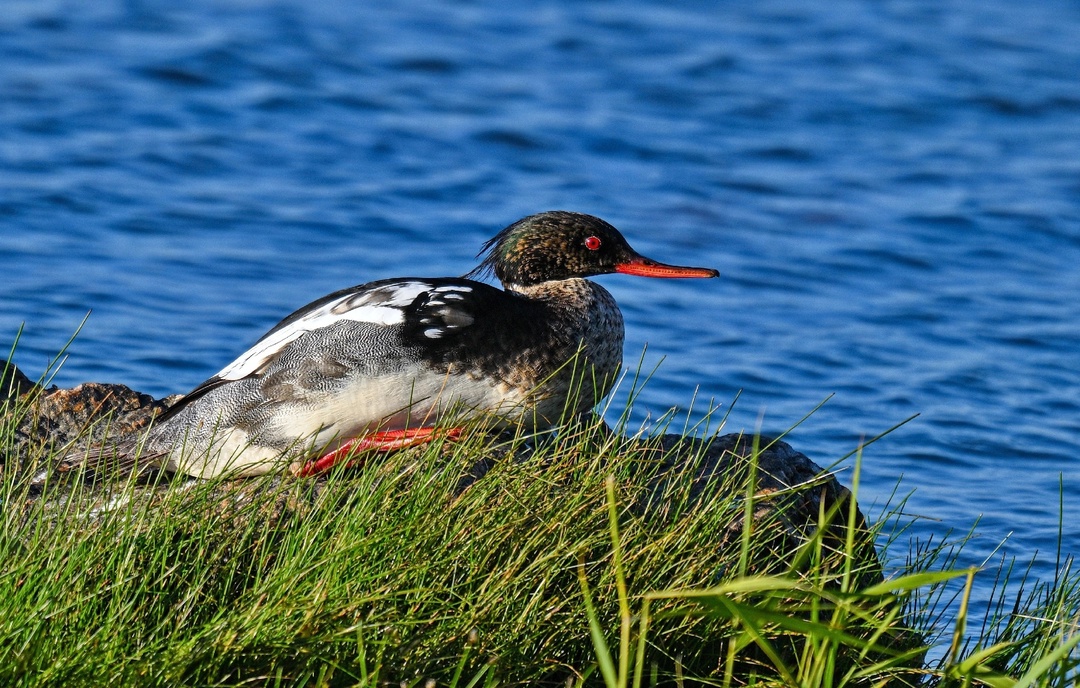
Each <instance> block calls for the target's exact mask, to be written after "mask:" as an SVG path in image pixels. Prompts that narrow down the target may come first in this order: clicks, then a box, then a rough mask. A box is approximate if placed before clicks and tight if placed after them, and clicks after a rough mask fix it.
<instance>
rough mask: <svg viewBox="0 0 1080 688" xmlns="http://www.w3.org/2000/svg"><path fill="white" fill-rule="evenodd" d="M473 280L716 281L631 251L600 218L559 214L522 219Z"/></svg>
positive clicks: (496, 242)
mask: <svg viewBox="0 0 1080 688" xmlns="http://www.w3.org/2000/svg"><path fill="white" fill-rule="evenodd" d="M480 254H481V255H483V256H484V259H483V261H482V262H481V263H480V265H479V266H478V267H477V268H476V269H475V270H473V271H472V272H470V273H469V276H474V275H479V274H482V273H485V272H489V271H490V272H492V273H494V275H495V277H497V278H498V279H499V281H500V282H502V283H503V284H515V285H520V286H529V285H532V284H539V283H540V282H550V281H555V280H564V279H570V278H573V277H589V276H590V275H604V274H608V273H612V272H622V273H626V274H631V275H641V276H643V277H716V276H717V275H718V274H719V273H718V272H717V271H716V270H711V269H708V268H684V267H678V266H674V265H664V264H663V263H657V262H656V261H654V260H650V259H648V258H645V257H644V256H641V255H640V254H638V252H637V251H635V250H634V249H632V248H630V244H628V243H626V239H624V238H623V236H622V234H620V233H619V230H617V229H615V228H614V227H612V226H611V225H609V224H608V223H606V222H604V221H603V220H601V219H600V218H598V217H593V216H592V215H585V214H583V213H571V212H566V211H563V210H554V211H550V212H546V213H539V214H537V215H530V216H529V217H526V218H523V219H521V220H518V221H517V222H515V223H514V224H512V225H510V226H509V227H507V228H506V229H504V230H502V231H501V232H499V233H498V234H497V235H496V236H495V237H494V238H493V239H491V241H489V242H487V243H486V244H484V248H483V250H481V252H480Z"/></svg>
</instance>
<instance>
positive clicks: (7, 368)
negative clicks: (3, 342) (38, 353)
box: [0, 361, 38, 402]
mask: <svg viewBox="0 0 1080 688" xmlns="http://www.w3.org/2000/svg"><path fill="white" fill-rule="evenodd" d="M37 387H38V385H37V383H35V382H34V381H33V380H31V379H30V378H28V377H26V376H25V375H23V373H22V371H21V370H19V369H18V368H16V367H15V364H14V363H8V362H7V361H2V362H0V402H4V401H7V400H8V399H12V398H16V397H20V396H22V395H24V394H28V393H29V392H31V391H33V390H35V389H37Z"/></svg>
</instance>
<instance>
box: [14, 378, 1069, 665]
mask: <svg viewBox="0 0 1080 688" xmlns="http://www.w3.org/2000/svg"><path fill="white" fill-rule="evenodd" d="M18 403H19V404H26V403H28V399H27V398H23V399H22V400H21V401H19V402H18ZM25 411H26V408H25V407H20V408H11V409H9V410H8V412H7V413H6V415H5V419H6V420H5V425H4V430H3V431H2V432H0V447H11V446H13V444H14V442H15V438H14V437H13V432H12V430H11V428H12V427H14V426H13V424H12V422H11V418H13V417H14V416H16V415H18V414H19V413H22V412H25ZM533 439H534V438H529V437H502V438H498V439H493V438H491V437H489V436H487V435H484V434H482V433H475V434H472V435H467V436H466V437H465V439H464V440H463V441H461V442H457V443H454V444H445V445H439V444H436V445H433V446H430V447H425V448H418V449H414V450H407V451H404V452H400V453H398V454H394V455H389V456H381V457H378V459H377V460H371V461H369V463H368V465H367V466H366V467H365V468H364V469H362V470H338V471H336V472H335V473H333V474H332V475H330V476H329V477H328V478H327V479H326V480H321V481H314V480H295V479H282V478H273V477H267V478H260V479H254V480H246V481H235V482H231V483H230V482H227V481H205V482H183V481H179V480H174V481H171V482H167V483H166V482H163V483H162V484H160V485H158V486H150V487H146V486H136V485H134V484H132V483H130V482H122V481H121V482H118V483H113V484H109V485H107V486H99V487H92V486H86V485H84V484H82V483H80V482H79V481H75V480H70V479H69V480H67V481H66V482H64V483H63V484H52V485H48V486H47V488H46V490H45V494H44V495H43V496H41V495H37V494H35V493H34V491H33V490H32V489H31V488H30V486H29V480H28V476H29V475H31V474H32V473H33V472H35V471H34V467H35V466H36V465H46V464H48V463H49V462H51V461H52V457H50V456H47V455H36V456H29V457H27V456H24V457H21V460H22V461H23V462H24V463H25V464H27V465H24V466H23V470H14V468H15V467H14V466H13V465H11V464H12V463H13V461H9V463H8V465H6V466H5V467H4V471H3V473H2V477H3V486H2V487H0V494H2V498H3V504H4V511H3V522H2V526H0V561H2V562H3V565H2V569H0V685H5V686H7V685H11V686H54V685H55V686H102V685H113V686H128V685H131V686H156V685H160V686H177V685H191V686H203V685H207V686H209V685H213V686H239V685H283V686H301V685H304V686H307V685H310V686H322V685H332V686H337V685H342V686H346V685H365V686H366V685H370V686H375V685H387V684H392V685H397V684H401V685H430V684H434V685H454V686H481V685H483V686H488V685H496V684H500V685H506V684H537V683H545V684H553V685H567V684H571V685H572V684H575V683H581V682H584V683H587V684H590V685H591V684H596V685H600V684H604V683H607V684H608V685H627V686H629V685H635V686H637V685H653V684H674V683H678V682H681V683H683V684H698V683H700V682H701V680H705V681H707V682H708V683H711V684H715V685H744V684H747V683H755V684H758V685H795V684H798V685H807V686H839V685H847V684H854V685H905V684H918V683H920V682H924V683H928V684H937V685H980V684H985V685H993V686H1026V685H1078V679H1077V678H1076V666H1077V661H1078V653H1077V651H1076V645H1077V643H1078V642H1080V635H1078V632H1077V616H1076V615H1077V608H1078V604H1080V579H1078V577H1077V576H1076V575H1075V574H1072V573H1071V572H1070V569H1069V565H1068V563H1067V562H1063V563H1062V566H1061V572H1060V577H1059V579H1058V580H1056V581H1052V582H1047V583H1043V584H1035V583H1033V582H1031V581H1027V582H1025V581H1022V580H1021V578H1022V576H1019V575H1017V574H1015V573H1010V574H1008V575H1001V576H999V580H998V583H997V594H998V597H999V599H1000V600H1001V604H1000V605H999V607H998V608H997V609H995V610H992V612H993V615H992V617H991V618H989V619H987V620H985V621H984V620H983V619H981V618H980V619H975V618H973V617H972V615H971V614H970V613H969V611H968V610H967V609H966V608H965V607H964V606H962V605H961V607H960V614H959V620H958V621H956V623H955V624H954V623H953V618H952V617H951V616H950V617H949V618H947V619H946V618H944V617H943V616H942V610H943V608H944V605H945V603H947V602H948V601H949V599H948V598H947V597H944V596H945V595H951V594H953V592H954V591H959V594H960V595H961V596H962V595H963V594H964V590H965V588H964V585H963V584H964V583H965V582H966V583H967V585H968V586H970V583H971V576H974V575H979V576H985V575H990V576H993V575H995V573H994V572H983V573H975V572H967V571H960V572H953V571H951V568H952V561H953V559H952V558H951V557H952V556H953V555H955V548H952V547H951V546H950V545H949V543H944V544H943V545H942V546H938V547H936V548H933V549H932V550H925V549H924V550H921V551H917V552H916V553H915V555H914V557H913V558H912V559H911V561H910V563H909V564H908V565H907V567H906V569H905V570H903V571H900V572H894V573H893V574H892V575H890V576H889V577H888V580H887V582H881V579H880V576H879V573H878V571H877V569H876V562H874V561H872V559H870V558H868V557H867V556H866V554H867V549H866V542H867V539H866V538H867V537H868V535H867V533H866V532H865V531H864V530H863V529H862V528H861V527H860V521H859V519H858V518H857V514H856V513H855V512H854V511H853V509H854V505H853V503H852V502H851V501H850V500H846V501H839V502H835V503H832V505H831V506H827V505H826V503H825V502H822V505H823V506H822V507H821V509H820V510H819V511H818V512H817V513H815V514H812V515H811V517H810V519H809V522H808V523H803V524H801V526H800V525H799V524H797V523H795V522H794V521H793V518H792V513H791V509H793V508H795V507H794V506H792V505H795V504H797V503H803V504H805V503H806V502H805V500H803V501H802V502H799V496H800V495H799V493H800V492H807V491H814V490H821V489H822V485H821V484H815V483H808V484H806V485H802V486H797V487H794V488H792V489H791V490H789V491H780V493H777V492H770V493H764V492H762V491H759V490H757V489H756V486H757V485H758V482H757V480H756V478H757V476H756V465H755V463H754V462H753V461H747V462H745V464H744V465H743V468H742V469H740V470H738V471H732V472H730V473H728V474H726V475H724V476H721V477H719V478H718V479H716V480H712V481H709V483H708V485H707V488H706V489H704V490H701V489H697V488H695V487H693V486H694V485H698V487H700V484H699V483H695V478H696V476H698V473H699V471H698V469H699V468H700V462H701V460H702V456H703V455H704V453H703V449H704V447H705V446H706V445H705V444H703V443H698V444H692V445H687V448H686V450H685V452H686V455H685V457H684V460H683V461H681V462H680V463H679V464H678V466H677V467H674V468H673V467H672V465H671V464H670V462H669V463H665V462H663V461H661V460H658V458H657V457H658V456H659V455H658V454H657V453H656V452H655V451H651V450H650V449H649V447H648V445H645V444H641V443H636V442H630V441H628V440H626V439H625V438H623V437H621V436H619V435H613V434H611V433H610V432H608V431H606V430H605V429H604V428H603V427H602V426H599V425H595V424H594V425H582V426H578V427H576V428H574V429H573V430H568V431H566V432H563V433H562V434H561V435H560V436H559V437H558V438H557V439H555V440H551V441H537V442H534V441H533ZM4 454H5V455H6V456H9V457H10V456H11V455H12V453H11V452H10V451H5V452H4ZM766 507H768V508H766ZM800 518H802V519H803V520H806V517H805V515H803V516H800ZM882 522H883V523H889V519H888V518H886V519H882ZM892 525H895V523H894V522H893V523H892V524H891V525H890V527H892ZM899 533H900V534H899V535H898V536H897V537H896V538H895V539H893V540H892V541H891V542H885V544H886V545H887V546H889V547H892V548H897V547H903V548H906V547H907V546H908V545H907V542H906V541H905V540H904V536H903V531H902V529H901V530H900V531H899ZM869 537H877V539H878V541H879V542H884V540H885V539H884V538H882V537H881V535H880V533H878V532H876V531H875V532H873V533H870V534H869ZM958 546H959V545H958ZM950 586H951V587H950ZM966 589H968V590H969V589H970V587H968V588H966ZM931 644H933V645H936V646H937V647H938V648H939V649H938V650H937V651H936V652H935V653H931V656H939V657H941V659H940V660H939V659H934V660H932V661H931V662H930V663H929V664H927V663H926V662H924V661H923V659H922V657H923V655H924V650H925V646H926V645H931Z"/></svg>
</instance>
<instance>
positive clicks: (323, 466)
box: [296, 428, 464, 478]
mask: <svg viewBox="0 0 1080 688" xmlns="http://www.w3.org/2000/svg"><path fill="white" fill-rule="evenodd" d="M463 430H464V429H463V428H408V429H405V430H384V431H381V432H373V433H371V434H370V435H364V436H363V437H357V438H355V439H351V440H349V441H348V442H346V443H345V444H343V445H341V446H340V447H338V448H337V449H335V450H334V451H332V452H330V453H328V454H326V455H325V456H322V457H320V458H318V459H316V460H314V461H309V462H307V463H306V464H304V465H303V466H301V467H300V468H299V469H298V470H297V471H296V475H297V476H298V477H301V478H306V477H309V476H313V475H319V474H320V473H325V472H326V471H328V470H330V469H331V468H333V467H334V466H336V465H337V464H339V463H341V462H342V461H348V464H347V465H350V466H352V465H355V464H357V463H359V462H358V461H357V460H356V459H355V458H351V457H355V455H356V454H359V453H361V452H368V451H378V452H389V451H395V450H397V449H405V448H406V447H415V446H416V445H419V444H424V443H426V442H432V441H434V440H436V439H439V438H445V439H448V440H456V439H458V438H459V437H461V433H462V432H463Z"/></svg>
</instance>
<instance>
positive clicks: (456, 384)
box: [81, 211, 719, 478]
mask: <svg viewBox="0 0 1080 688" xmlns="http://www.w3.org/2000/svg"><path fill="white" fill-rule="evenodd" d="M478 258H481V261H480V263H479V265H478V266H477V267H476V268H475V269H473V270H472V271H470V272H469V273H467V274H465V275H464V276H462V277H438V278H430V277H397V278H391V279H380V280H377V281H373V282H367V283H365V284H360V285H358V286H354V287H349V288H347V289H342V290H340V291H336V292H334V293H332V294H328V295H326V296H324V297H322V298H320V299H317V300H315V301H313V302H311V303H309V304H307V305H306V306H304V307H302V308H300V309H299V310H297V311H295V312H294V313H292V314H290V315H288V316H287V317H285V318H284V319H283V320H281V322H279V323H278V324H277V325H275V326H274V327H273V328H271V329H270V330H269V331H268V332H267V333H266V334H265V335H263V336H262V337H261V338H260V339H259V340H258V341H256V342H255V344H254V345H252V346H251V347H250V348H249V349H247V350H246V351H244V352H243V353H242V354H240V356H239V357H237V358H236V360H234V361H232V362H231V363H229V364H228V365H226V366H225V367H224V368H222V369H221V371H220V372H218V373H217V374H216V375H214V376H212V377H211V378H209V379H208V380H206V381H205V382H203V383H202V384H200V385H198V386H197V387H195V388H194V389H193V390H191V391H190V392H188V393H187V394H186V395H184V396H183V397H181V398H180V399H179V400H178V401H176V402H175V403H174V404H173V405H172V406H171V407H170V408H168V409H167V410H166V411H165V412H164V413H163V414H162V415H160V416H158V418H156V419H155V420H154V421H153V422H152V424H151V425H150V427H149V429H148V430H146V431H145V432H144V433H143V434H142V435H141V436H140V437H139V438H138V440H137V441H132V442H129V443H128V444H126V445H124V444H120V445H118V447H117V448H115V449H114V450H113V454H112V455H111V456H112V458H117V453H119V454H120V455H126V457H125V456H121V457H120V458H128V459H130V460H132V461H134V460H135V459H136V458H137V459H138V460H139V461H140V462H150V463H151V465H153V466H155V467H156V468H159V469H163V470H165V471H168V472H170V473H178V474H186V475H188V476H193V477H195V478H212V477H216V476H221V475H229V476H236V477H241V476H255V475H260V474H264V473H268V472H277V471H282V470H288V471H289V472H291V473H293V474H294V475H300V476H307V475H315V474H319V473H324V472H326V471H328V470H329V469H330V468H331V467H333V466H335V465H337V464H338V463H341V462H342V461H349V460H351V458H352V457H353V456H355V455H356V454H357V453H358V452H364V451H392V450H396V449H400V448H403V447H407V446H412V445H416V444H420V443H424V442H430V441H433V440H434V439H436V438H438V437H449V438H450V439H454V438H457V437H458V436H459V435H460V433H461V431H462V429H463V427H464V426H465V425H467V424H468V422H469V421H470V420H472V419H478V418H486V419H495V421H496V423H497V424H498V425H503V426H509V425H512V424H514V423H521V422H529V423H532V424H533V425H534V426H535V427H536V428H538V429H545V428H546V429H550V428H553V427H555V426H556V425H557V424H558V423H559V422H560V420H561V419H564V418H567V417H569V415H573V414H577V413H582V412H587V411H588V410H589V409H591V408H592V407H594V406H595V405H596V404H597V403H598V402H599V401H601V400H602V399H603V398H604V397H605V396H606V395H607V394H608V392H609V391H610V390H611V388H612V386H613V384H614V383H615V381H616V377H617V375H618V373H619V370H620V368H621V365H622V355H623V339H624V325H623V317H622V314H621V312H620V311H619V307H618V305H617V304H616V303H615V299H614V298H613V297H612V296H611V294H610V293H609V292H608V291H607V290H606V289H604V287H602V286H601V285H599V284H597V283H596V282H594V281H592V280H589V279H587V278H589V277H592V276H595V275H603V274H610V273H620V274H625V275H636V276H640V277H654V278H711V277H717V276H718V275H719V273H718V272H717V271H716V270H713V269H711V268H699V267H683V266H677V265H668V264H664V263H660V262H657V261H655V260H652V259H650V258H646V257H644V256H642V255H641V254H639V253H638V252H637V251H635V250H634V249H633V248H631V247H630V244H629V243H628V242H627V241H626V239H625V238H624V237H623V235H622V234H621V233H620V232H619V231H618V230H617V229H615V227H613V226H612V225H610V224H608V223H607V222H605V221H604V220H601V219H600V218H598V217H594V216H592V215H587V214H584V213H578V212H569V211H548V212H542V213H538V214H535V215H530V216H528V217H525V218H522V219H520V220H518V221H517V222H514V223H513V224H511V225H509V226H508V227H506V228H505V229H503V230H502V231H500V232H499V233H498V234H496V235H495V237H494V238H492V239H491V240H490V241H488V242H487V243H486V244H484V246H483V248H482V250H481V252H480V253H479V254H478ZM488 276H494V277H495V278H496V279H497V280H498V281H499V282H500V283H501V286H502V288H501V289H500V288H499V287H496V286H492V285H491V284H488V283H486V282H483V281H480V279H482V278H484V277H488ZM93 454H94V452H92V451H91V452H87V453H85V454H84V455H83V456H82V457H81V462H82V463H84V464H85V463H87V462H92V461H93V460H95V459H96V460H98V461H101V460H102V459H103V458H105V457H106V455H107V454H108V452H106V451H105V450H104V449H102V450H99V452H98V453H97V456H94V455H93Z"/></svg>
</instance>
